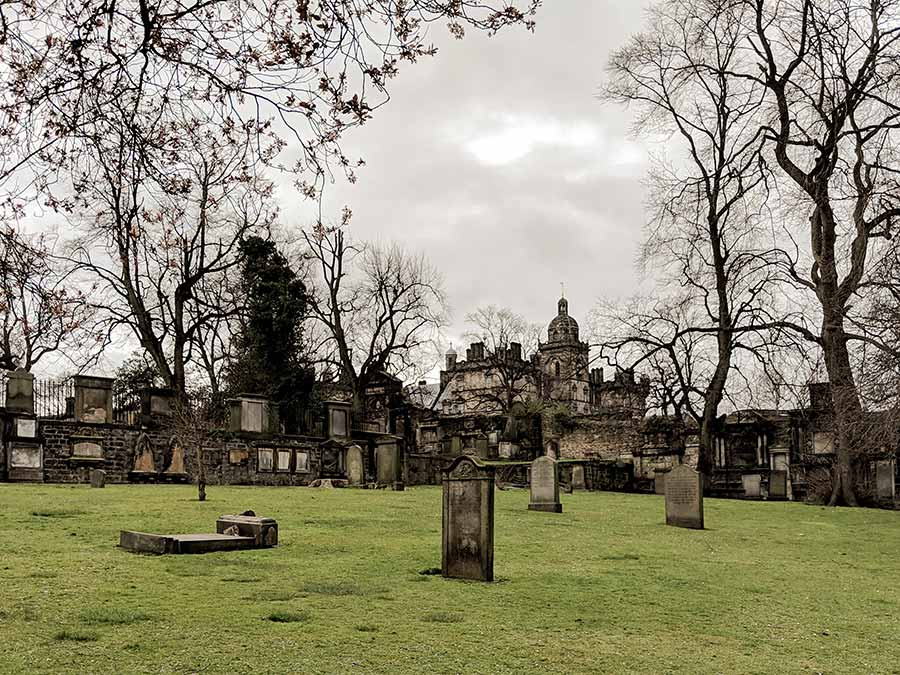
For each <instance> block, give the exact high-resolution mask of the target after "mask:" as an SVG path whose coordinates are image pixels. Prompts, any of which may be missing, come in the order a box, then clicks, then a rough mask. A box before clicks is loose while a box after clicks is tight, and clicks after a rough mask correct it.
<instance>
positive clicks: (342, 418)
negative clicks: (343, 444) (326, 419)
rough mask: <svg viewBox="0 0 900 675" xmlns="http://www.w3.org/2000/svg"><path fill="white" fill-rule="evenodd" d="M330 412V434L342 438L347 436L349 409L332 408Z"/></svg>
mask: <svg viewBox="0 0 900 675" xmlns="http://www.w3.org/2000/svg"><path fill="white" fill-rule="evenodd" d="M329 414H330V418H331V426H330V435H331V436H332V437H340V438H343V437H345V436H347V411H346V410H344V409H340V408H339V409H334V408H332V409H331V410H330V411H329Z"/></svg>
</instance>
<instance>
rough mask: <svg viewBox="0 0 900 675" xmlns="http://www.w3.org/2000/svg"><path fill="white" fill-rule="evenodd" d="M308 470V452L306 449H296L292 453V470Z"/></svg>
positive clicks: (301, 471)
mask: <svg viewBox="0 0 900 675" xmlns="http://www.w3.org/2000/svg"><path fill="white" fill-rule="evenodd" d="M308 471H309V453H308V452H306V450H297V451H296V452H295V453H294V472H296V473H307V472H308Z"/></svg>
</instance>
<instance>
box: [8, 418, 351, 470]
mask: <svg viewBox="0 0 900 675" xmlns="http://www.w3.org/2000/svg"><path fill="white" fill-rule="evenodd" d="M3 418H4V416H3V415H0V425H6V426H7V427H8V424H7V421H6V420H4V419H3ZM37 430H38V436H37V439H36V440H37V442H39V443H40V444H41V445H42V446H43V467H44V468H43V479H44V481H45V482H48V483H89V482H90V473H91V471H92V470H93V469H103V470H104V471H106V480H107V482H109V483H129V482H146V481H159V482H185V481H195V480H196V478H197V468H198V467H197V452H196V448H195V447H186V446H185V447H184V448H183V452H184V473H172V474H166V473H163V472H164V470H165V469H167V468H168V466H167V463H168V461H169V458H170V456H171V454H172V451H171V442H172V439H173V436H172V431H171V427H170V426H169V425H167V424H153V425H149V426H146V427H137V426H128V425H122V424H106V423H89V422H76V421H74V420H49V419H40V420H38V425H37ZM142 433H146V434H147V438H148V440H149V448H150V452H151V454H152V458H153V461H152V464H153V471H152V472H143V473H140V474H136V473H133V469H134V468H135V458H136V444H137V442H138V438H139V437H140V435H141V434H142ZM6 445H7V444H6V443H0V466H5V464H6V462H5V451H6ZM76 445H77V446H78V448H79V450H80V451H78V452H76V451H75V448H76ZM348 445H349V443H348ZM328 452H331V453H340V452H342V448H336V447H335V444H334V443H333V442H332V443H326V442H323V439H316V438H310V437H302V436H286V435H273V434H251V433H247V432H229V433H221V434H217V435H215V436H213V437H212V438H210V440H209V441H208V442H207V443H205V444H204V446H203V453H202V456H203V464H204V469H205V474H206V476H205V477H206V482H207V483H209V484H212V485H215V484H231V485H305V484H307V483H309V482H311V481H314V480H316V479H317V478H319V477H320V476H321V475H322V469H323V461H324V458H325V455H326V453H328ZM279 453H280V456H281V457H282V458H283V461H282V462H281V463H279V461H278V459H279ZM88 455H89V456H88ZM261 458H262V459H266V458H271V463H268V462H264V464H268V465H269V466H270V467H271V468H269V466H261V464H260V460H261ZM332 474H334V470H333V468H332Z"/></svg>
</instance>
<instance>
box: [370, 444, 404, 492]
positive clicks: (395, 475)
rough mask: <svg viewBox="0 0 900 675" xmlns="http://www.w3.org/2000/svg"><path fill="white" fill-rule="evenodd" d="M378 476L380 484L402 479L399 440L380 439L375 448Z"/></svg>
mask: <svg viewBox="0 0 900 675" xmlns="http://www.w3.org/2000/svg"><path fill="white" fill-rule="evenodd" d="M375 464H376V474H377V476H376V478H377V481H378V483H379V484H380V485H391V486H393V485H394V483H396V482H397V481H399V480H400V449H399V447H398V446H397V441H395V440H387V441H379V442H378V445H377V447H376V449H375Z"/></svg>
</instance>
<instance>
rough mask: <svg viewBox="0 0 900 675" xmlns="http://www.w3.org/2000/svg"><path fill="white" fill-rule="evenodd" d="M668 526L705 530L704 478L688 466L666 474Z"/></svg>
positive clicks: (677, 467)
mask: <svg viewBox="0 0 900 675" xmlns="http://www.w3.org/2000/svg"><path fill="white" fill-rule="evenodd" d="M665 486H666V525H673V526H675V527H689V528H692V529H695V530H702V529H703V476H701V475H700V474H699V473H698V472H697V471H694V470H693V469H692V468H691V467H689V466H687V465H686V464H679V465H678V466H676V467H675V468H674V469H672V470H671V471H669V473H667V474H666V480H665Z"/></svg>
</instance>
